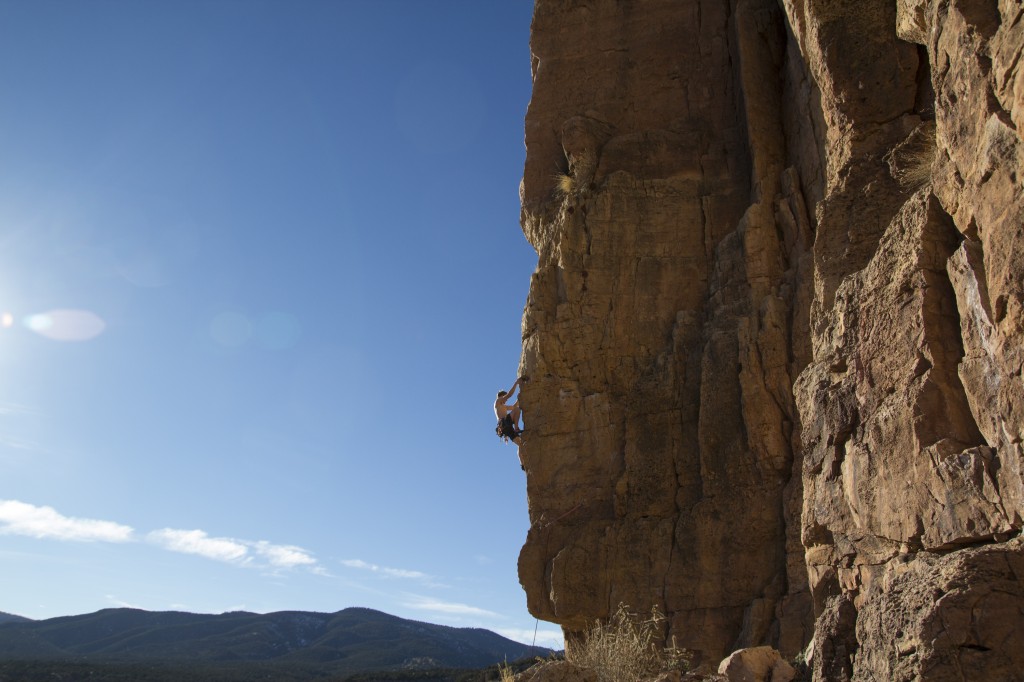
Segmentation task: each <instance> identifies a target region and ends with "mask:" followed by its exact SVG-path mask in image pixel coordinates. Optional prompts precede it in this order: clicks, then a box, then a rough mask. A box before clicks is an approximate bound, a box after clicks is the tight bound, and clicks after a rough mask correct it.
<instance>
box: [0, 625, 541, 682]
mask: <svg viewBox="0 0 1024 682" xmlns="http://www.w3.org/2000/svg"><path fill="white" fill-rule="evenodd" d="M550 653H552V652H551V650H550V649H545V648H543V647H530V646H527V645H525V644H520V643H519V642H514V641H512V640H510V639H506V638H505V637H502V636H500V635H498V634H495V633H494V632H491V631H489V630H482V629H477V628H452V627H446V626H443V625H432V624H429V623H421V622H417V621H412V620H405V619H402V618H398V617H396V616H391V615H388V614H386V613H381V612H380V611H374V610H371V609H364V608H349V609H345V610H343V611H339V612H337V613H311V612H302V611H282V612H278V613H268V614H265V615H261V614H255V613H246V612H232V613H224V614H220V615H206V614H195V613H182V612H173V611H172V612H151V611H141V610H138V609H104V610H102V611H97V612H96V613H91V614H87V615H81V616H67V617H62V618H50V619H47V620H38V621H33V620H28V619H25V618H21V617H20V616H12V615H10V614H5V613H0V664H4V663H6V664H7V667H6V668H5V667H3V665H0V671H3V670H7V671H8V673H10V672H11V668H10V664H12V662H26V661H32V662H36V663H39V662H61V663H64V664H70V663H74V664H76V665H81V664H102V665H104V666H110V665H122V666H123V665H128V664H131V665H135V666H139V665H141V664H159V665H160V666H164V667H166V666H172V667H177V668H183V669H184V668H188V669H193V670H197V671H198V670H199V669H201V668H204V667H206V668H210V667H216V668H217V669H218V670H226V669H230V668H238V666H241V668H245V667H247V666H248V667H251V666H252V665H256V664H258V665H259V667H260V670H261V671H262V673H263V674H262V676H263V677H265V678H266V675H267V674H268V673H269V674H271V675H272V676H273V674H274V673H272V672H271V671H272V670H274V671H284V670H287V671H289V675H288V677H287V679H306V678H305V677H303V675H304V674H305V673H309V675H311V676H322V675H325V674H329V675H332V676H341V675H350V674H355V673H365V672H368V671H387V670H391V671H409V672H410V673H411V672H412V671H429V670H431V669H478V668H485V667H487V666H490V665H493V664H495V663H499V662H502V661H515V660H519V659H523V658H528V657H530V658H532V657H535V656H542V657H543V656H547V655H549V654H550ZM37 667H38V666H37ZM241 668H239V670H241ZM197 674H198V676H196V677H193V678H189V679H203V677H202V675H201V674H199V673H198V672H197ZM0 677H2V675H0ZM27 678H28V676H26V679H27ZM272 678H273V679H285V678H284V677H272ZM428 678H429V675H428V676H426V677H424V676H423V675H420V674H417V675H415V676H410V677H409V678H408V679H428ZM39 679H42V678H41V677H40V678H39ZM147 679H149V678H147ZM152 679H157V678H156V677H154V678H152ZM160 679H162V678H160ZM218 679H222V678H218ZM223 679H227V678H223ZM335 679H341V678H340V677H335ZM367 679H369V678H367ZM374 679H399V678H397V677H380V678H374ZM433 679H436V678H433Z"/></svg>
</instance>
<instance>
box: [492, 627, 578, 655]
mask: <svg viewBox="0 0 1024 682" xmlns="http://www.w3.org/2000/svg"><path fill="white" fill-rule="evenodd" d="M494 631H495V632H497V633H498V634H499V635H501V636H502V637H508V638H509V639H511V640H512V641H514V642H521V643H522V644H531V645H532V644H533V643H534V630H533V629H517V628H496V629H495V630H494ZM536 646H546V647H547V648H549V649H556V650H558V649H564V648H565V637H564V636H563V635H562V631H561V630H540V629H538V630H537V631H536Z"/></svg>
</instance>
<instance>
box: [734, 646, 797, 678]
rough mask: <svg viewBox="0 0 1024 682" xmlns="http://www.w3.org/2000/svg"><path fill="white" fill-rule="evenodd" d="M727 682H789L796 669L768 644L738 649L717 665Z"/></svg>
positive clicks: (794, 675) (793, 676)
mask: <svg viewBox="0 0 1024 682" xmlns="http://www.w3.org/2000/svg"><path fill="white" fill-rule="evenodd" d="M718 673H719V674H720V675H725V677H726V679H728V680H729V682H790V681H791V680H792V679H794V678H795V677H796V670H795V669H794V668H793V666H791V665H790V664H789V663H787V662H786V660H785V659H784V658H782V656H781V655H780V654H779V652H778V651H776V650H775V649H773V648H771V647H770V646H759V647H753V648H750V649H740V650H739V651H734V652H732V653H731V654H729V656H728V658H726V659H725V660H724V661H722V663H721V664H720V665H719V666H718Z"/></svg>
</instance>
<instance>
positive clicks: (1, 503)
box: [0, 500, 328, 575]
mask: <svg viewBox="0 0 1024 682" xmlns="http://www.w3.org/2000/svg"><path fill="white" fill-rule="evenodd" d="M0 535H25V536H28V537H33V538H40V539H52V540H75V541H83V542H134V541H137V540H139V539H140V538H139V536H137V535H136V533H135V530H134V529H133V528H132V527H131V526H126V525H124V524H120V523H115V522H113V521H101V520H98V519H83V518H75V517H70V516H64V515H63V514H61V513H60V512H58V511H57V510H56V509H54V508H53V507H39V506H36V505H34V504H29V503H27V502H19V501H18V500H0ZM144 539H145V540H146V541H147V542H149V543H150V544H153V545H156V546H157V547H160V548H162V549H165V550H168V551H171V552H180V553H182V554H193V555H195V556H200V557H203V558H205V559H212V560H214V561H222V562H225V563H229V564H235V565H239V566H253V567H257V568H270V569H275V570H277V569H293V568H298V567H305V568H307V569H309V570H311V571H313V572H314V573H316V574H318V575H328V573H327V571H326V570H325V569H323V568H322V567H321V566H320V565H319V563H318V562H317V560H316V558H315V557H314V556H313V555H312V553H310V552H309V551H307V550H305V549H303V548H302V547H297V546H295V545H278V544H274V543H272V542H268V541H266V540H238V539H236V538H225V537H214V536H211V535H209V534H208V533H207V532H206V531H203V530H198V529H196V530H182V529H177V528H162V529H160V530H154V531H151V532H149V533H146V534H145V536H144Z"/></svg>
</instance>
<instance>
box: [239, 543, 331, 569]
mask: <svg viewBox="0 0 1024 682" xmlns="http://www.w3.org/2000/svg"><path fill="white" fill-rule="evenodd" d="M248 544H249V546H250V547H252V548H253V549H254V550H256V553H257V554H259V555H260V556H262V557H264V558H265V559H266V560H267V561H269V562H270V565H271V566H276V567H278V568H295V567H296V566H314V565H315V564H316V559H314V558H313V557H312V556H310V554H309V552H307V551H306V550H304V549H302V548H301V547H296V546H295V545H272V544H270V543H269V542H267V541H266V540H260V541H259V542H253V543H248Z"/></svg>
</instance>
